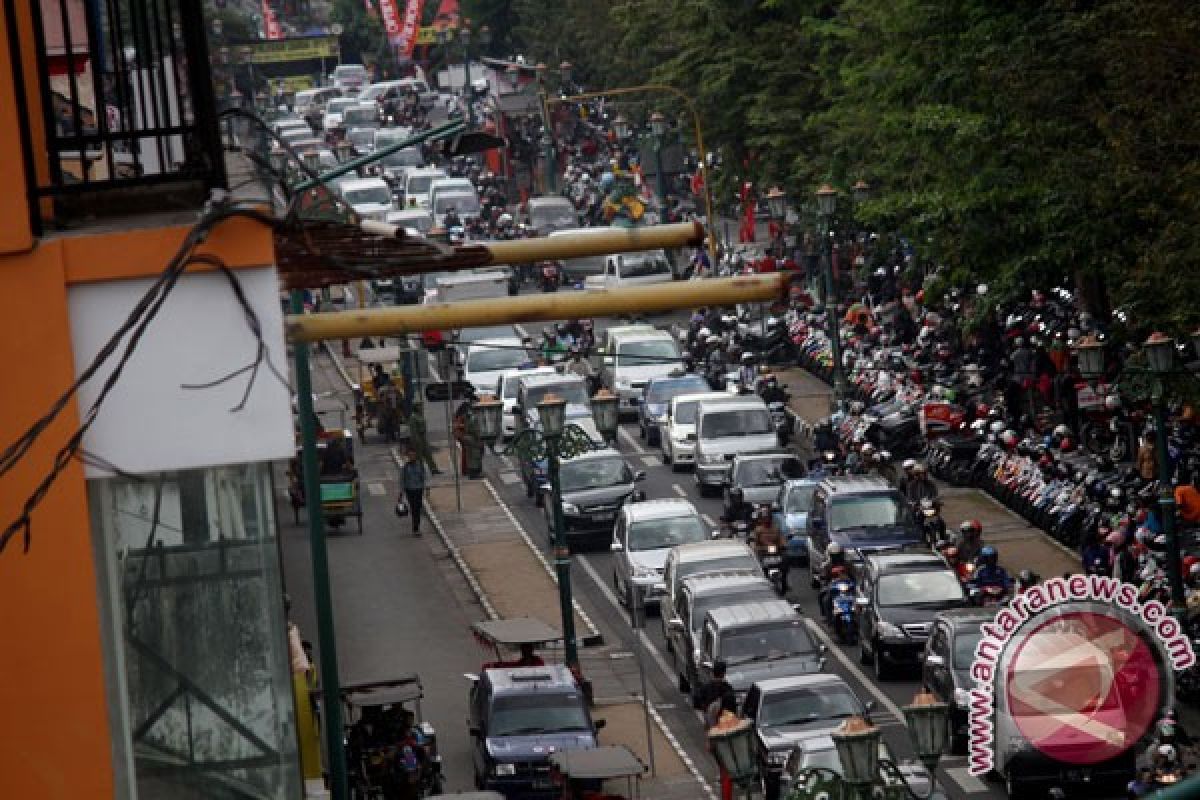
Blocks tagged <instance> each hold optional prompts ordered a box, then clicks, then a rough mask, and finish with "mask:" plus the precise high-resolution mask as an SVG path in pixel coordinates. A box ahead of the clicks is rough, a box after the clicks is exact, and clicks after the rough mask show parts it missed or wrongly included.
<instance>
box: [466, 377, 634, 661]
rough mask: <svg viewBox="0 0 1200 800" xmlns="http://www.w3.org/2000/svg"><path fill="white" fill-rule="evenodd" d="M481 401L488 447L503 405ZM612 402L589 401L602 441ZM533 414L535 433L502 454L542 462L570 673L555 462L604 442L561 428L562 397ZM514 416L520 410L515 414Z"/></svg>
mask: <svg viewBox="0 0 1200 800" xmlns="http://www.w3.org/2000/svg"><path fill="white" fill-rule="evenodd" d="M482 400H483V402H476V404H475V409H476V411H477V413H478V414H479V420H480V423H479V428H480V433H481V435H482V437H483V438H484V439H485V440H486V441H488V443H489V444H494V443H495V442H496V440H497V439H498V438H499V432H500V430H501V419H500V415H501V414H502V413H503V406H502V404H501V403H498V402H492V401H491V400H492V398H482ZM616 401H617V397H616V396H615V395H606V394H604V393H598V394H597V395H596V397H594V398H593V400H592V409H593V412H592V413H593V416H594V417H595V420H596V428H597V429H598V430H600V431H601V432H603V433H604V434H605V436H609V435H613V436H614V437H615V431H616V409H617V406H616ZM537 411H538V418H539V419H540V420H541V423H542V424H541V430H540V431H538V430H535V429H533V428H526V429H525V430H523V431H521V432H520V433H518V434H517V435H516V436H515V437H514V438H513V440H512V442H510V443H509V445H508V447H506V448H505V449H504V451H503V452H504V453H505V454H506V455H509V454H512V453H516V454H517V457H518V458H520V459H521V460H523V461H525V460H528V461H530V462H533V463H536V462H538V461H542V460H545V462H546V478H547V479H548V481H549V484H550V498H549V500H548V501H547V502H549V503H550V504H551V509H552V511H553V513H554V571H555V574H556V576H557V579H558V602H559V612H560V614H561V615H562V634H563V660H564V661H565V662H566V665H567V666H568V667H570V668H571V669H572V670H573V671H578V668H579V652H578V650H577V645H576V641H575V604H574V601H573V600H572V597H571V548H570V546H569V545H568V544H567V529H566V526H565V525H564V524H563V515H562V490H561V486H560V485H559V461H560V459H563V458H574V457H575V456H578V455H581V454H583V453H587V452H589V451H592V450H598V449H600V448H602V447H604V446H605V444H606V443H605V442H597V441H595V440H593V439H592V438H591V437H590V436H588V434H587V432H586V431H584V430H583V428H581V427H579V426H578V425H575V424H573V423H571V424H568V423H567V421H566V416H567V401H566V400H565V399H564V398H562V397H559V396H557V395H554V394H548V395H546V397H545V398H543V399H542V402H541V403H539V404H538V407H537ZM517 413H524V411H523V410H520V409H518V411H517Z"/></svg>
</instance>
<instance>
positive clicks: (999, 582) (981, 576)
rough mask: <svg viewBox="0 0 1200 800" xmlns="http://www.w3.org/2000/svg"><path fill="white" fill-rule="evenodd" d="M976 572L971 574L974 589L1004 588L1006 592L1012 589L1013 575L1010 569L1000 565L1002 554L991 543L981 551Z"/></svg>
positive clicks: (971, 583)
mask: <svg viewBox="0 0 1200 800" xmlns="http://www.w3.org/2000/svg"><path fill="white" fill-rule="evenodd" d="M976 563H977V565H978V566H976V568H975V574H974V575H972V576H971V581H970V585H971V588H972V590H979V591H983V590H985V589H990V588H1000V589H1003V590H1004V592H1005V594H1007V593H1008V592H1009V591H1011V590H1012V585H1013V582H1012V577H1011V576H1010V575H1009V574H1008V570H1006V569H1005V568H1004V567H1002V566H1000V554H999V553H998V552H997V551H996V548H994V547H992V546H991V545H984V546H983V549H981V550H980V551H979V559H978V561H977V562H976Z"/></svg>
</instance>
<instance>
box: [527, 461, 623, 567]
mask: <svg viewBox="0 0 1200 800" xmlns="http://www.w3.org/2000/svg"><path fill="white" fill-rule="evenodd" d="M645 479H646V473H645V472H644V471H643V470H636V471H635V470H634V469H633V468H632V467H630V466H629V462H628V461H626V460H625V457H624V456H622V455H621V454H620V453H618V452H617V451H616V450H613V449H611V448H604V449H603V450H591V451H589V452H586V453H583V454H581V455H577V456H575V457H574V458H564V459H562V461H561V462H560V463H559V467H558V486H559V497H560V498H561V500H562V504H561V506H560V508H561V509H562V523H563V529H564V531H565V533H566V537H567V543H568V545H569V546H570V547H571V549H572V550H580V549H583V547H584V546H592V545H595V544H596V543H598V542H608V541H610V540H611V539H612V530H613V524H614V523H615V521H616V517H617V513H618V512H619V511H620V510H621V509H622V507H624V506H625V504H626V503H630V502H634V503H636V502H637V501H639V500H644V499H645V492H641V491H639V490H638V489H637V488H636V487H635V486H634V484H635V483H637V482H638V481H644V480H645ZM538 491H539V494H540V497H541V504H540V505H541V506H542V509H543V512H544V515H545V518H546V538H547V540H548V541H549V542H550V543H551V544H553V543H554V539H555V532H554V524H555V520H554V503H553V501H552V499H551V497H550V492H551V487H550V484H549V482H545V483H542V484H541V485H539V487H538Z"/></svg>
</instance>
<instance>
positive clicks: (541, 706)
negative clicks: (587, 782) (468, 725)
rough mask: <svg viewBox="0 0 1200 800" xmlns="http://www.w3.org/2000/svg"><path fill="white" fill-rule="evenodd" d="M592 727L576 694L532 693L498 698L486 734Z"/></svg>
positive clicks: (517, 734) (508, 734)
mask: <svg viewBox="0 0 1200 800" xmlns="http://www.w3.org/2000/svg"><path fill="white" fill-rule="evenodd" d="M591 729H592V726H591V724H590V723H589V722H588V718H587V714H586V713H585V712H584V710H583V699H582V698H581V697H580V696H579V695H578V694H532V695H512V696H508V697H497V698H496V699H495V701H494V702H493V704H492V718H491V722H490V723H489V725H488V731H487V732H488V735H489V736H523V735H533V734H538V733H555V732H563V731H590V730H591Z"/></svg>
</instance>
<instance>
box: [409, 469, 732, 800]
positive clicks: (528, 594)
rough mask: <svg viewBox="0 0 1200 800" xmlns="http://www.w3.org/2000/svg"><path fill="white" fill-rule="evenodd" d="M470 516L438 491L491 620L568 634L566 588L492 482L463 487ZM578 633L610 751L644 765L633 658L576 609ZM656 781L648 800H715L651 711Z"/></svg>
mask: <svg viewBox="0 0 1200 800" xmlns="http://www.w3.org/2000/svg"><path fill="white" fill-rule="evenodd" d="M449 452H450V451H449V450H442V451H440V452H439V453H438V454H437V456H436V458H437V461H438V464H439V466H440V467H441V468H442V469H443V470H447V471H448V467H449V465H448V463H447V458H448V454H449ZM461 493H462V509H463V510H462V511H461V512H460V511H458V503H457V500H456V497H455V490H454V486H453V485H445V484H444V483H439V484H437V485H434V486H433V487H432V488H431V490H430V496H429V511H430V520H431V522H432V523H433V527H434V528H435V530H436V532H437V534H438V536H439V537H440V538H441V539H442V541H443V544H445V546H446V548H447V549H448V550H449V551H450V554H451V556H452V557H453V558H454V560H455V562H456V563H457V564H458V567H459V569H460V570H461V571H462V572H463V575H464V576H465V577H466V580H467V583H468V584H470V586H471V588H472V590H473V591H474V592H475V594H476V596H477V597H478V599H479V602H480V604H481V605H482V606H483V608H484V610H485V612H486V613H487V614H488V616H489V617H491V618H493V619H495V618H500V617H533V618H535V619H540V620H542V621H543V622H545V623H547V624H548V625H550V626H551V627H553V628H555V629H560V628H561V627H562V626H561V619H560V615H559V598H558V585H557V582H556V580H555V579H554V575H553V571H552V568H551V566H550V565H549V564H548V563H547V561H546V559H545V558H544V557H543V556H542V554H541V552H540V551H539V549H538V546H537V544H535V542H534V540H533V539H532V538H531V536H536V535H537V534H531V533H529V532H526V531H525V530H523V528H522V527H521V525H520V523H519V522H518V521H517V520H516V519H515V518H514V517H513V516H512V514H511V512H510V511H509V510H508V508H506V507H505V506H504V505H503V504H501V503H500V502H499V498H498V496H497V495H496V493H495V491H494V489H493V487H492V486H491V483H490V482H489V481H488V480H486V479H484V480H472V481H463V483H462V486H461ZM575 629H576V636H577V637H578V640H579V642H580V645H581V647H580V650H579V657H580V666H581V668H582V671H583V674H584V676H585V677H586V678H587V680H589V681H591V683H592V691H593V695H594V699H595V708H594V710H593V711H594V715H595V717H596V718H597V719H603V720H604V721H605V727H604V728H603V730H601V731H600V736H599V738H600V741H601V743H603V744H623V745H625V746H626V747H628V748H629V749H630V750H632V751H633V752H634V753H635V754H636V755H637V756H638V758H640V759H641V760H642V762H643V763H644V764H647V765H649V763H650V758H649V753H648V749H647V746H646V715H645V711H644V707H643V704H642V702H641V696H640V686H641V683H640V677H639V673H638V669H637V659H636V658H634V654H633V653H629V652H624V651H620V650H618V649H617V648H615V647H611V646H604V645H603V640H602V637H601V635H600V633H599V631H598V630H597V629H596V627H595V626H594V624H593V623H592V621H591V620H590V619H589V618H588V616H587V615H586V614H585V613H584V612H583V611H582V610H581V609H580V608H579V604H578V603H576V604H575ZM650 716H651V723H652V724H651V728H650V729H651V732H652V736H653V749H654V762H655V768H656V769H655V772H656V774H655V775H653V776H652V775H651V774H650V772H649V771H647V773H646V776H645V778H644V779H643V781H642V791H643V796H646V797H654V798H664V800H676V799H677V800H695V798H703V797H708V798H713V797H714V796H713V794H712V792H711V789H710V788H709V787H708V785H707V784H706V783H703V782H701V778H700V775H699V773H698V772H697V770H696V766H695V764H694V763H693V762H692V761H691V759H690V758H689V757H688V756H687V754H686V753H685V752H684V751H683V749H682V748H681V747H680V746H679V744H678V743H677V742H676V741H675V740H674V736H673V735H672V734H671V733H670V732H669V730H668V729H667V727H666V725H665V724H664V723H663V721H662V719H661V717H659V715H658V712H657V711H656V710H655V709H654V707H653V705H651V706H650Z"/></svg>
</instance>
